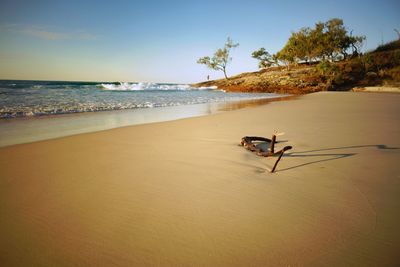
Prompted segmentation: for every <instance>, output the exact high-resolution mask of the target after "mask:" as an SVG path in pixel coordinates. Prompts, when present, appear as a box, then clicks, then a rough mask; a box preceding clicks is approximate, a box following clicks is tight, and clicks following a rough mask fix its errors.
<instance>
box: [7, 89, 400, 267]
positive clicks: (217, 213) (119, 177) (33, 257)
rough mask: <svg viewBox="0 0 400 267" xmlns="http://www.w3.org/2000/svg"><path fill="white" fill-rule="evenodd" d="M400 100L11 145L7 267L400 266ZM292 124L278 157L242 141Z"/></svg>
mask: <svg viewBox="0 0 400 267" xmlns="http://www.w3.org/2000/svg"><path fill="white" fill-rule="evenodd" d="M399 114H400V95H399V94H363V93H316V94H311V95H306V96H303V97H300V98H298V99H297V100H290V101H285V102H274V103H272V104H269V105H265V106H260V107H255V108H254V107H253V108H247V109H242V110H236V111H231V112H226V113H220V114H215V115H210V116H204V117H198V118H190V119H183V120H178V121H173V122H165V123H156V124H149V125H141V126H132V127H125V128H118V129H113V130H108V131H103V132H97V133H89V134H81V135H76V136H71V137H65V138H60V139H54V140H48V141H41V142H36V143H31V144H24V145H16V146H10V147H5V148H1V149H0V175H1V179H0V237H1V238H0V265H1V266H145V265H146V266H236V265H237V266H399V264H400V254H399V251H400V229H399V227H400V149H399V148H400V115H399ZM275 129H277V130H279V131H284V132H286V135H285V136H283V137H282V138H281V139H282V140H287V142H285V143H281V144H279V145H278V148H279V147H280V146H284V145H292V146H293V147H294V149H293V150H292V151H291V153H289V154H288V155H287V156H286V157H284V158H283V160H282V161H281V163H280V164H279V165H278V172H276V173H274V174H271V173H268V172H266V171H265V169H266V166H269V167H271V166H272V165H273V162H274V159H266V158H260V157H257V156H255V155H254V154H252V153H251V152H249V151H247V150H245V149H243V147H240V146H238V145H237V144H238V143H239V141H240V138H241V137H242V136H244V135H262V136H269V135H270V133H272V132H273V131H274V130H275Z"/></svg>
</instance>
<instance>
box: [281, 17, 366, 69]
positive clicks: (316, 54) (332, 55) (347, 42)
mask: <svg viewBox="0 0 400 267" xmlns="http://www.w3.org/2000/svg"><path fill="white" fill-rule="evenodd" d="M364 40H365V36H353V35H352V32H350V35H349V34H348V32H347V30H346V28H345V27H344V24H343V20H341V19H338V18H334V19H331V20H328V21H327V22H318V23H316V24H315V27H314V28H302V29H300V31H298V32H292V35H291V36H290V38H289V40H288V41H287V43H286V44H285V46H284V47H283V48H282V49H281V50H280V51H279V52H278V53H277V55H278V58H279V59H280V60H281V61H284V62H287V63H289V64H291V63H297V62H299V61H305V62H309V61H316V60H317V61H319V60H322V61H324V60H330V61H335V60H337V59H339V58H344V59H346V58H347V57H348V55H349V53H348V51H349V49H351V50H352V53H353V55H358V54H359V52H360V48H361V46H362V44H363V41H364Z"/></svg>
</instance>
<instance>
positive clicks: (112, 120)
mask: <svg viewBox="0 0 400 267" xmlns="http://www.w3.org/2000/svg"><path fill="white" fill-rule="evenodd" d="M278 97H282V95H277V94H249V93H227V92H224V91H223V90H218V89H217V88H213V87H208V88H192V87H191V86H190V85H186V84H163V83H122V82H121V83H120V82H60V81H10V80H0V147H2V146H8V145H13V144H21V143H27V142H33V141H39V140H46V139H52V138H57V137H63V136H69V135H74V134H80V133H87V132H94V131H100V130H106V129H112V128H116V127H123V126H130V125H137V124H145V123H153V122H162V121H168V120H176V119H182V118H188V117H196V116H202V115H207V114H213V113H217V112H220V111H221V110H230V109H236V108H240V107H242V106H243V105H254V104H260V103H259V102H260V101H261V102H262V103H265V101H269V100H272V99H275V98H278Z"/></svg>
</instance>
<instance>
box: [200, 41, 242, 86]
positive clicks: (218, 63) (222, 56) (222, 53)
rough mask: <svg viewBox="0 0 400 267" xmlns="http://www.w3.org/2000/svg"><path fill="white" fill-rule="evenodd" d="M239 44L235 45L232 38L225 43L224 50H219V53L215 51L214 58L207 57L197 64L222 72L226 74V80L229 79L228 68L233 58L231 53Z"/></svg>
mask: <svg viewBox="0 0 400 267" xmlns="http://www.w3.org/2000/svg"><path fill="white" fill-rule="evenodd" d="M238 46H239V43H236V44H235V43H234V42H233V41H232V39H231V38H229V37H228V39H227V40H226V42H225V45H224V48H219V49H218V50H217V51H215V53H214V55H213V57H211V58H210V57H209V56H205V57H202V58H199V60H197V63H199V64H204V65H206V66H207V67H208V68H210V69H213V70H220V71H222V72H223V73H224V76H225V79H228V76H227V74H226V66H227V65H228V63H229V62H231V61H232V58H231V57H229V53H230V51H231V49H232V48H235V47H238Z"/></svg>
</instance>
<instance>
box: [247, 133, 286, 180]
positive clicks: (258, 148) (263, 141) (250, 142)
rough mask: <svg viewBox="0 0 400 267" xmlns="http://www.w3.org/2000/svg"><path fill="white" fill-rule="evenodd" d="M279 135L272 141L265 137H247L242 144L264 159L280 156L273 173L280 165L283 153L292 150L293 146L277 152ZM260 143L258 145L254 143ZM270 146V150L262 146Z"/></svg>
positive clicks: (274, 135)
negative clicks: (276, 145) (276, 144)
mask: <svg viewBox="0 0 400 267" xmlns="http://www.w3.org/2000/svg"><path fill="white" fill-rule="evenodd" d="M277 135H278V134H273V135H272V139H268V138H265V137H258V136H245V137H243V138H242V141H241V142H240V144H241V145H242V146H244V147H245V148H246V149H248V150H250V151H252V152H254V153H256V154H257V155H258V156H262V157H272V156H279V157H278V159H277V160H276V162H275V164H274V167H273V168H272V170H271V172H274V171H275V169H276V166H277V165H278V162H279V161H280V160H281V158H282V156H283V153H285V151H287V150H289V149H292V147H291V146H285V147H284V148H283V149H281V150H279V151H275V143H277V141H276V136H277ZM254 142H258V144H256V143H254ZM268 144H269V148H265V146H264V147H263V146H262V145H267V146H268Z"/></svg>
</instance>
